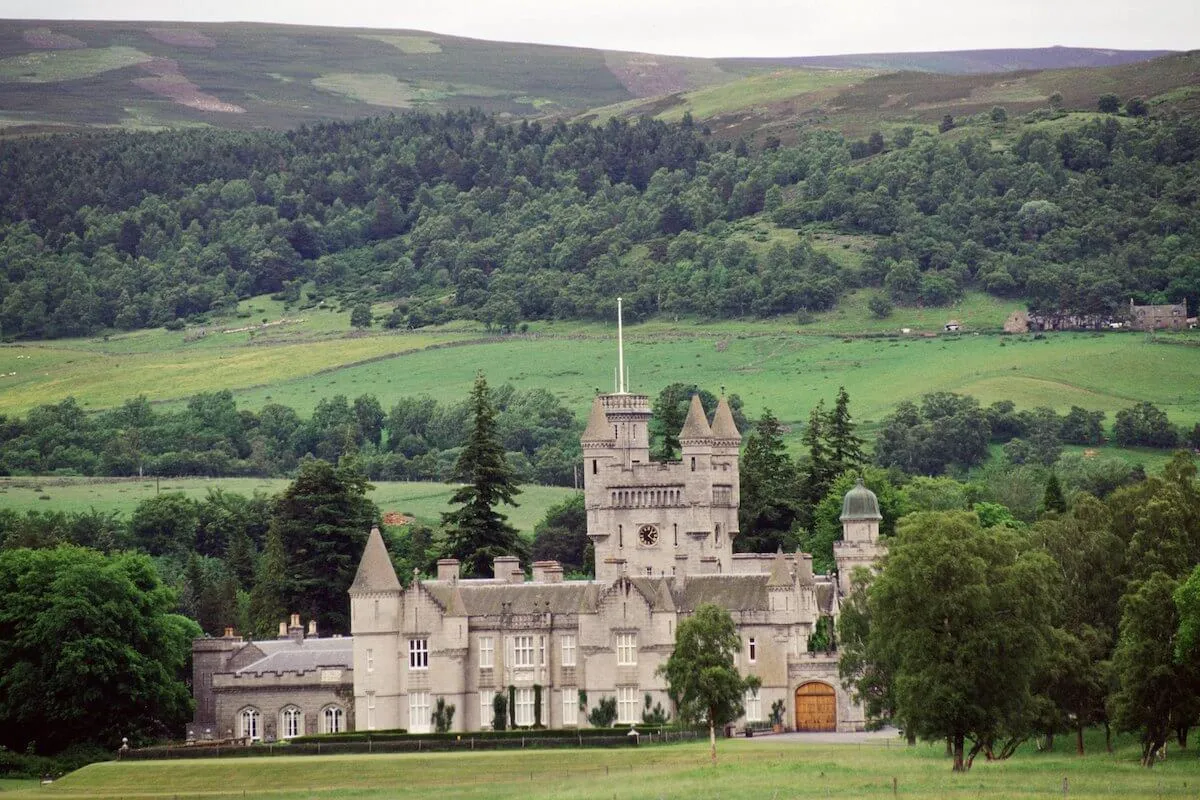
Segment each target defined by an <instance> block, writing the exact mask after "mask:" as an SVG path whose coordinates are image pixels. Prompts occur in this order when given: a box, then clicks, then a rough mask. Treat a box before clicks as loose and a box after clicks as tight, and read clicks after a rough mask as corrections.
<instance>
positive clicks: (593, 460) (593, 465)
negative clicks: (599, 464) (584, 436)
mask: <svg viewBox="0 0 1200 800" xmlns="http://www.w3.org/2000/svg"><path fill="white" fill-rule="evenodd" d="M592 474H593V475H595V474H596V459H594V458H593V459H592Z"/></svg>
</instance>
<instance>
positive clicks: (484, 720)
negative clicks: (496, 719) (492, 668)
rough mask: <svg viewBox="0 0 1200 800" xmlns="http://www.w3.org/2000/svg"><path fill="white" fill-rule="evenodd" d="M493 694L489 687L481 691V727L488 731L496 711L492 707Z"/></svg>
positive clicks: (482, 729)
mask: <svg viewBox="0 0 1200 800" xmlns="http://www.w3.org/2000/svg"><path fill="white" fill-rule="evenodd" d="M492 699H493V695H492V693H491V692H490V691H488V690H487V689H481V690H480V691H479V729H480V730H481V731H486V730H488V729H489V728H491V727H492V717H493V716H494V715H495V713H496V711H495V709H494V708H493V707H492Z"/></svg>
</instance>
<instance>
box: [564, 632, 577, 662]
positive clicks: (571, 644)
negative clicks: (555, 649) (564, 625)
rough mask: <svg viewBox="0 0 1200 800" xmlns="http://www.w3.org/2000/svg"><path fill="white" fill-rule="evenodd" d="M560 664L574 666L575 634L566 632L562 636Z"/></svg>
mask: <svg viewBox="0 0 1200 800" xmlns="http://www.w3.org/2000/svg"><path fill="white" fill-rule="evenodd" d="M562 665H563V666H564V667H573V666H575V634H573V633H567V634H564V635H563V637H562Z"/></svg>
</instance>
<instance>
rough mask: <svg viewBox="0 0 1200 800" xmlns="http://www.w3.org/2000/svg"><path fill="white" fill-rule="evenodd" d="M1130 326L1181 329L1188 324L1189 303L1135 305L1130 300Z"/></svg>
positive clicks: (1139, 328)
mask: <svg viewBox="0 0 1200 800" xmlns="http://www.w3.org/2000/svg"><path fill="white" fill-rule="evenodd" d="M1129 326H1130V327H1131V328H1133V329H1134V330H1137V331H1159V330H1171V331H1181V330H1183V329H1184V328H1186V327H1187V326H1188V315H1187V304H1186V303H1176V304H1171V305H1161V306H1135V305H1134V304H1133V301H1132V300H1130V301H1129Z"/></svg>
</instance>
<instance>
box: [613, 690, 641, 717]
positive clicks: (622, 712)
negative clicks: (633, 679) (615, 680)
mask: <svg viewBox="0 0 1200 800" xmlns="http://www.w3.org/2000/svg"><path fill="white" fill-rule="evenodd" d="M617 722H621V723H626V724H631V723H635V722H641V720H640V719H638V690H637V687H636V686H618V687H617Z"/></svg>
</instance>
